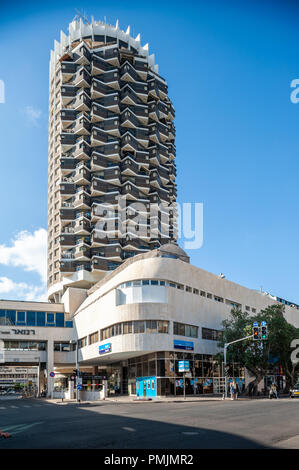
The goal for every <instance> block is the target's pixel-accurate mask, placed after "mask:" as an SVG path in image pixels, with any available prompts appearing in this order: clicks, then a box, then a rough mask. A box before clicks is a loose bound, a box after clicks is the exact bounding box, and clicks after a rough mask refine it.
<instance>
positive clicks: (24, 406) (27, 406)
mask: <svg viewBox="0 0 299 470" xmlns="http://www.w3.org/2000/svg"><path fill="white" fill-rule="evenodd" d="M22 408H31V405H23V406H22Z"/></svg>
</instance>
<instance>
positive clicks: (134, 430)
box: [122, 427, 136, 432]
mask: <svg viewBox="0 0 299 470" xmlns="http://www.w3.org/2000/svg"><path fill="white" fill-rule="evenodd" d="M122 429H123V430H124V431H130V432H136V429H134V428H126V427H125V428H122Z"/></svg>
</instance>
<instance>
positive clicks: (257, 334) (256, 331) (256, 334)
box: [253, 326, 260, 340]
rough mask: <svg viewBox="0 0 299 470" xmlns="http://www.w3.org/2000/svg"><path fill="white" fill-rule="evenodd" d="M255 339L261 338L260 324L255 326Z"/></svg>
mask: <svg viewBox="0 0 299 470" xmlns="http://www.w3.org/2000/svg"><path fill="white" fill-rule="evenodd" d="M253 339H254V340H258V339H260V329H259V327H258V326H254V327H253Z"/></svg>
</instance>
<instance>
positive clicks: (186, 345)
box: [173, 339, 194, 351]
mask: <svg viewBox="0 0 299 470" xmlns="http://www.w3.org/2000/svg"><path fill="white" fill-rule="evenodd" d="M173 347H174V348H175V349H185V351H193V350H194V343H193V342H192V341H180V340H177V339H175V340H174V341H173Z"/></svg>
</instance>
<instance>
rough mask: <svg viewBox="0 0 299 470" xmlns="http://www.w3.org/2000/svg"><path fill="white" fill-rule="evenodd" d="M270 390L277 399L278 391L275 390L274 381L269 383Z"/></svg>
mask: <svg viewBox="0 0 299 470" xmlns="http://www.w3.org/2000/svg"><path fill="white" fill-rule="evenodd" d="M271 391H272V394H273V395H274V397H275V398H276V399H277V400H278V392H277V387H276V385H275V383H273V384H272V385H271Z"/></svg>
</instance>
